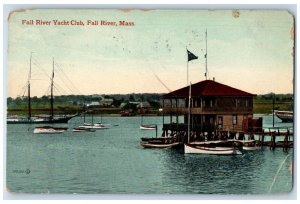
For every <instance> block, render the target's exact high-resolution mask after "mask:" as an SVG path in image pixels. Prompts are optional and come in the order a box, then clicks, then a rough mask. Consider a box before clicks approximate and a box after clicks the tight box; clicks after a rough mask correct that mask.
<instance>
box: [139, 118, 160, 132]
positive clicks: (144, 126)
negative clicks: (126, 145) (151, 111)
mask: <svg viewBox="0 0 300 204" xmlns="http://www.w3.org/2000/svg"><path fill="white" fill-rule="evenodd" d="M140 129H141V130H156V129H157V125H154V124H151V125H144V124H143V115H141V125H140Z"/></svg>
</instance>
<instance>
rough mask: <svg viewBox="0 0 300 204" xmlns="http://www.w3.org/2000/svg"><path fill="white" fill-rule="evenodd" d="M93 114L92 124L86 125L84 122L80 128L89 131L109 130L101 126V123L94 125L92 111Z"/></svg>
mask: <svg viewBox="0 0 300 204" xmlns="http://www.w3.org/2000/svg"><path fill="white" fill-rule="evenodd" d="M90 112H91V113H92V123H86V122H84V123H83V125H80V126H79V127H78V128H87V129H108V127H107V126H105V125H103V124H101V123H95V124H94V116H93V111H90Z"/></svg>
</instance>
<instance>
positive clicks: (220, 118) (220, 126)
mask: <svg viewBox="0 0 300 204" xmlns="http://www.w3.org/2000/svg"><path fill="white" fill-rule="evenodd" d="M222 127H223V117H222V116H218V128H222Z"/></svg>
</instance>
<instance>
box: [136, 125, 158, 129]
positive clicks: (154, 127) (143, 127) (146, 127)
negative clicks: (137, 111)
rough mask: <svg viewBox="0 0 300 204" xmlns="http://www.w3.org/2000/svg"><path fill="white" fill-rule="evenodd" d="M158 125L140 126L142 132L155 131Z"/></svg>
mask: <svg viewBox="0 0 300 204" xmlns="http://www.w3.org/2000/svg"><path fill="white" fill-rule="evenodd" d="M156 128H157V125H140V129H141V130H155V129H156Z"/></svg>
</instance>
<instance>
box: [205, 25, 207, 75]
mask: <svg viewBox="0 0 300 204" xmlns="http://www.w3.org/2000/svg"><path fill="white" fill-rule="evenodd" d="M205 78H206V80H207V29H206V31H205Z"/></svg>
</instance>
